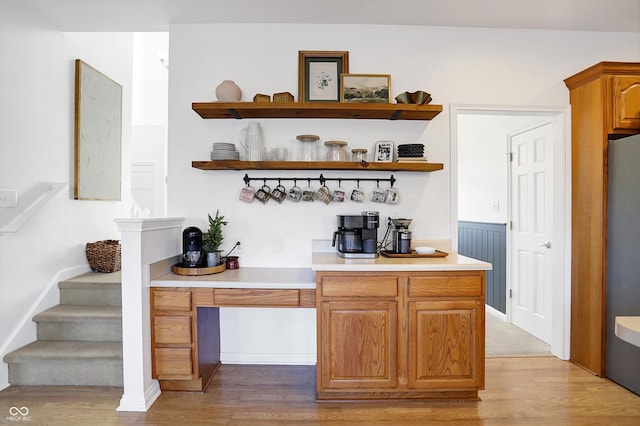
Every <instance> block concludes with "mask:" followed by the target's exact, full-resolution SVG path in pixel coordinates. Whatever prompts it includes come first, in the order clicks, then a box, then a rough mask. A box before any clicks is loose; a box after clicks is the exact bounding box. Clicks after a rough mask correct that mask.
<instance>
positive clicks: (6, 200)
mask: <svg viewBox="0 0 640 426" xmlns="http://www.w3.org/2000/svg"><path fill="white" fill-rule="evenodd" d="M17 206H18V191H17V190H15V189H0V207H17Z"/></svg>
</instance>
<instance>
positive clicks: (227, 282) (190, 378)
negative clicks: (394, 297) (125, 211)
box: [150, 268, 316, 392]
mask: <svg viewBox="0 0 640 426" xmlns="http://www.w3.org/2000/svg"><path fill="white" fill-rule="evenodd" d="M150 291H151V298H150V303H151V310H150V312H151V352H152V360H153V362H152V369H153V373H152V374H153V377H154V378H156V379H158V381H159V382H160V388H161V389H162V390H182V391H194V392H203V391H204V390H205V389H206V388H207V386H208V384H209V382H210V381H211V379H212V378H213V376H214V375H215V373H216V371H217V370H218V368H219V367H220V313H219V309H218V308H219V307H260V308H315V306H316V305H315V273H314V271H312V270H311V269H307V268H240V269H235V270H227V271H224V272H222V273H219V274H212V275H201V276H185V275H177V274H174V273H168V274H164V275H161V276H158V277H157V278H155V279H153V280H152V281H151V290H150Z"/></svg>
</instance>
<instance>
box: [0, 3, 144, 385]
mask: <svg viewBox="0 0 640 426" xmlns="http://www.w3.org/2000/svg"><path fill="white" fill-rule="evenodd" d="M131 54H132V35H131V34H129V33H109V34H105V33H61V32H58V31H56V30H55V29H53V28H51V27H50V24H49V23H48V22H46V21H44V20H41V19H40V18H39V15H38V13H37V12H35V11H33V10H31V9H30V8H28V7H27V6H24V5H22V4H21V3H20V2H0V58H2V66H0V93H1V94H2V95H1V96H0V187H2V188H10V189H16V190H18V201H19V205H18V208H17V209H8V208H0V218H2V219H3V220H7V218H11V217H12V216H14V215H15V212H16V211H18V210H19V209H24V208H25V207H26V206H25V201H26V200H27V199H28V198H29V197H30V196H33V193H34V191H36V190H38V189H39V188H40V186H41V185H42V183H43V182H66V183H68V184H69V186H68V188H67V190H66V191H63V192H62V193H59V194H57V195H56V196H55V197H54V198H52V200H51V201H50V202H49V204H47V205H46V206H45V207H44V209H43V210H42V213H41V215H39V216H38V217H37V218H36V219H35V221H34V222H32V223H31V224H30V225H28V226H27V227H25V228H24V229H23V231H22V232H21V233H19V234H17V235H7V236H0V357H2V356H3V355H4V354H5V353H6V352H8V351H10V350H12V349H14V348H16V347H19V346H21V345H23V344H25V343H27V342H30V341H32V340H35V338H36V336H35V325H34V323H32V321H31V315H32V314H33V313H36V312H37V311H39V310H41V308H42V307H45V306H46V305H50V304H52V303H53V304H55V303H57V297H58V295H57V287H56V286H55V284H57V283H56V282H55V280H56V279H57V278H60V277H62V276H64V274H65V271H74V272H75V271H78V270H84V269H86V270H88V265H87V261H86V256H85V252H84V249H85V243H86V242H89V241H96V240H101V239H108V238H119V232H118V230H117V227H116V226H115V224H114V222H113V219H114V218H116V217H123V216H125V217H126V216H128V215H129V207H130V199H129V197H128V194H129V191H128V188H129V181H128V173H125V174H124V175H123V182H122V185H123V191H122V195H123V200H122V202H98V201H75V200H73V146H74V145H73V144H74V139H73V128H74V127H73V125H74V91H75V89H74V81H75V68H74V67H75V65H74V61H75V59H76V58H80V59H82V60H84V61H85V62H87V63H88V64H90V65H92V66H93V67H95V68H97V69H98V70H100V71H101V72H103V73H105V74H106V75H108V76H109V77H111V78H112V79H114V80H115V81H117V82H118V83H120V84H121V85H122V86H123V134H122V136H123V151H122V157H123V158H122V162H123V170H127V169H128V163H129V161H130V158H129V151H128V149H127V147H128V143H129V140H130V134H131V70H132V61H131ZM50 288H53V290H55V291H53V292H51V295H50V296H48V297H45V300H42V303H40V305H42V306H40V307H38V306H36V305H38V304H39V303H38V301H39V299H40V298H41V297H42V296H43V294H44V293H45V292H47V290H48V289H50ZM47 294H48V293H47ZM34 310H35V312H34ZM23 324H24V327H22V325H23ZM6 385H7V369H6V364H4V363H0V389H1V388H3V387H5V386H6Z"/></svg>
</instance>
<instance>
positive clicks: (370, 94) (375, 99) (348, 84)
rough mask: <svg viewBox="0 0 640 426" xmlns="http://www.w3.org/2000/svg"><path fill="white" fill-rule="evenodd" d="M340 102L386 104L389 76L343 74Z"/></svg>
mask: <svg viewBox="0 0 640 426" xmlns="http://www.w3.org/2000/svg"><path fill="white" fill-rule="evenodd" d="M340 79H341V84H340V87H341V88H342V90H341V92H340V102H354V103H355V102H365V103H378V104H388V103H389V102H390V99H389V93H390V91H391V76H390V75H389V74H343V75H341V76H340Z"/></svg>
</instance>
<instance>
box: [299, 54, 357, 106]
mask: <svg viewBox="0 0 640 426" xmlns="http://www.w3.org/2000/svg"><path fill="white" fill-rule="evenodd" d="M348 72H349V52H344V51H323V50H300V51H298V102H340V92H341V90H340V84H341V80H340V75H341V74H344V73H348Z"/></svg>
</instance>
